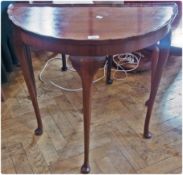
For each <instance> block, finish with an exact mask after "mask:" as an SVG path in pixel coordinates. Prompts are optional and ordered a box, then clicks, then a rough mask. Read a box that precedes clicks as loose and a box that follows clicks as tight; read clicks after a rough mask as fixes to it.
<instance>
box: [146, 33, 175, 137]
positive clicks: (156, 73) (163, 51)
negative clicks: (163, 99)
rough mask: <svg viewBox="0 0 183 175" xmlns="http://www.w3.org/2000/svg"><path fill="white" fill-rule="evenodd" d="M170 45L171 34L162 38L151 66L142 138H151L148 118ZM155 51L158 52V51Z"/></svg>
mask: <svg viewBox="0 0 183 175" xmlns="http://www.w3.org/2000/svg"><path fill="white" fill-rule="evenodd" d="M170 43H171V34H168V35H167V36H166V37H165V38H163V39H162V40H161V41H160V45H159V48H160V51H159V58H158V60H157V61H155V62H156V63H153V64H154V65H152V69H153V70H152V74H151V79H152V80H151V92H150V97H149V100H148V101H147V102H146V105H147V114H146V118H145V124H144V138H151V137H152V134H151V133H150V131H149V123H150V118H151V113H152V109H153V105H154V101H155V97H156V94H157V90H158V87H159V83H160V80H161V76H162V73H163V68H164V66H165V65H166V62H167V60H168V56H169V48H170ZM156 51H158V49H157V50H156ZM155 55H156V54H155ZM156 64H157V65H156Z"/></svg>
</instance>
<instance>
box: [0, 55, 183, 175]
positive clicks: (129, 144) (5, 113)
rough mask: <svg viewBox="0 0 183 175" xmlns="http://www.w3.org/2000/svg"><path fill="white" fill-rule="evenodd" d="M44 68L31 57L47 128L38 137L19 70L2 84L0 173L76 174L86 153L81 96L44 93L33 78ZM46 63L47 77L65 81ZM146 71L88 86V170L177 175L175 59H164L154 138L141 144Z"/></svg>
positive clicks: (178, 133)
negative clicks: (107, 83) (90, 110)
mask: <svg viewBox="0 0 183 175" xmlns="http://www.w3.org/2000/svg"><path fill="white" fill-rule="evenodd" d="M43 63H44V59H43V58H39V59H37V58H35V57H34V58H33V66H34V67H35V75H36V77H35V79H36V84H37V87H38V89H37V92H38V101H39V104H40V111H41V113H42V115H43V117H42V119H43V124H44V126H45V127H44V128H45V129H44V131H45V132H44V133H43V135H42V136H41V137H38V136H34V133H33V130H32V128H33V127H34V126H35V124H36V121H35V116H34V111H33V108H32V106H31V101H30V99H29V98H28V97H27V95H26V94H28V93H27V90H26V88H25V83H24V81H23V80H22V79H23V78H22V74H21V73H20V72H21V71H20V70H18V69H17V70H15V72H14V73H13V74H11V76H10V80H12V81H10V83H8V84H6V85H3V90H4V92H5V94H6V101H5V102H3V103H2V159H1V161H2V170H1V172H2V173H5V174H6V173H10V174H11V173H46V174H49V173H59V174H60V173H80V172H79V168H80V165H81V164H82V161H83V155H84V152H83V144H82V143H83V118H82V94H81V92H75V93H68V92H63V91H60V92H58V90H57V89H54V88H53V89H52V91H48V90H44V89H43V85H42V84H41V83H40V82H39V80H38V78H37V76H38V74H39V71H40V69H41V67H42V65H43ZM52 66H54V67H55V69H56V70H58V71H55V72H54V73H53V74H52V73H51V70H52V67H49V68H48V70H47V71H48V72H49V73H48V72H47V74H46V79H53V78H54V77H55V76H56V77H59V76H60V78H59V79H60V80H63V77H62V76H64V78H65V81H71V80H70V73H69V72H67V74H65V72H64V73H63V72H61V71H60V67H61V63H60V64H59V63H58V61H55V62H53V65H52ZM99 73H101V72H100V71H99V72H98V73H97V74H99ZM72 74H73V76H74V77H77V76H78V75H77V74H76V73H72ZM150 74H151V73H150V72H144V73H140V74H129V75H128V78H127V79H126V80H124V81H114V82H113V84H112V85H111V86H107V85H106V84H105V80H103V81H100V82H98V83H96V84H95V85H94V88H93V96H92V98H93V106H92V110H93V114H92V118H91V141H90V142H91V145H90V166H91V168H92V169H91V173H101V174H103V173H181V169H182V168H181V167H182V165H181V157H182V152H181V147H182V141H181V138H182V133H181V130H182V126H181V116H182V111H181V86H182V85H181V82H182V80H181V57H174V56H172V57H170V58H169V60H168V64H167V66H166V67H165V72H164V75H163V78H162V82H161V83H160V89H159V92H158V95H157V100H156V102H155V108H154V112H153V114H152V117H153V120H152V123H151V130H152V132H153V133H154V137H153V138H152V139H151V140H144V139H143V138H142V134H143V133H142V131H143V130H142V129H143V122H144V118H143V117H142V116H143V114H144V112H145V110H146V109H145V106H144V105H143V104H144V103H145V100H146V99H147V97H148V94H149V91H150ZM67 75H68V76H67ZM59 79H58V81H59ZM75 81H77V79H72V83H70V84H69V87H74V86H75V84H77V82H75ZM104 92H105V93H104ZM124 92H125V93H124ZM134 109H135V110H134ZM172 162H173V163H172Z"/></svg>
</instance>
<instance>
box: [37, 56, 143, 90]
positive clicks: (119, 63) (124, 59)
mask: <svg viewBox="0 0 183 175" xmlns="http://www.w3.org/2000/svg"><path fill="white" fill-rule="evenodd" d="M137 55H138V56H137ZM142 57H144V55H142V54H141V53H140V52H134V53H123V54H117V55H114V56H113V62H114V63H115V65H116V69H113V68H112V69H111V70H112V71H113V72H114V73H113V74H112V77H113V79H114V80H118V81H119V80H124V79H126V78H127V73H128V72H131V71H134V70H135V69H137V68H138V66H139V63H140V59H141V58H142ZM56 59H59V60H60V58H58V57H54V58H51V59H49V60H47V61H46V63H45V65H44V66H43V68H42V70H41V72H40V74H39V79H40V81H41V82H43V83H44V84H46V83H50V84H51V85H53V86H54V87H57V88H59V89H61V90H64V91H68V92H78V91H82V88H73V89H71V88H66V87H63V86H60V85H58V84H57V83H56V82H54V81H52V80H48V82H47V80H45V79H44V78H43V73H44V71H45V70H46V68H47V67H48V65H49V64H50V62H52V61H53V60H56ZM107 64H108V63H107V61H106V62H105V65H104V67H103V68H102V69H103V72H104V73H103V76H102V77H100V78H98V79H96V80H94V81H93V83H97V82H98V81H100V80H102V79H104V78H105V76H106V67H107ZM125 64H133V65H135V67H133V68H132V69H128V70H126V69H125V68H124V67H125V66H124V65H125ZM66 65H67V68H68V70H69V71H72V72H76V70H75V69H73V67H72V66H70V65H69V64H68V58H67V57H66ZM118 72H123V73H124V74H125V77H124V78H116V73H118ZM45 89H47V88H45ZM47 90H48V89H47Z"/></svg>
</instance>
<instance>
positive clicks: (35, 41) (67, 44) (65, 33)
mask: <svg viewBox="0 0 183 175" xmlns="http://www.w3.org/2000/svg"><path fill="white" fill-rule="evenodd" d="M35 6H37V4H36V5H35V4H33V5H29V4H16V5H14V6H10V7H9V10H8V13H9V17H10V19H11V20H12V22H13V23H14V24H15V25H16V26H19V27H20V28H21V29H24V31H22V34H21V35H22V36H21V38H22V41H23V42H24V43H25V44H28V45H33V46H34V47H38V48H42V49H44V50H52V51H56V52H64V53H66V54H71V55H78V54H79V55H84V56H89V55H90V56H92V55H93V56H104V55H114V54H116V53H121V52H131V51H134V50H139V49H142V48H145V47H148V46H151V45H152V44H154V43H155V42H157V41H158V40H160V39H161V38H163V37H164V36H165V35H166V34H167V33H168V32H169V30H170V25H171V21H172V20H173V19H174V18H175V16H176V14H177V6H176V4H174V3H170V4H166V5H162V4H155V5H154V6H153V8H152V7H151V6H152V5H151V6H149V5H145V6H142V5H140V7H136V6H135V7H134V5H133V4H132V5H124V6H121V7H110V8H109V7H92V6H91V5H90V7H87V6H89V5H87V6H85V7H67V8H66V7H62V5H60V7H58V6H59V5H55V4H52V5H51V4H47V5H46V7H45V6H43V7H42V4H41V7H35ZM50 6H53V7H50ZM95 6H96V5H95ZM137 6H138V5H137ZM40 9H41V10H40ZM46 9H48V11H47V10H46ZM130 9H131V10H130ZM49 11H50V13H49ZM71 11H72V13H71ZM112 11H113V12H112ZM81 12H82V13H81ZM124 12H125V13H124ZM41 13H43V14H41ZM156 14H157V16H156ZM46 15H48V17H45V16H46ZM133 15H134V16H133ZM63 16H65V18H63ZM90 16H91V17H90ZM97 16H102V17H103V18H102V19H98V18H96V17H97ZM106 16H107V17H106ZM127 16H130V17H129V19H130V20H131V23H129V19H127ZM40 17H41V18H40ZM76 17H77V18H76ZM38 19H39V20H38ZM121 19H123V20H121ZM36 21H38V22H36ZM60 21H63V22H60ZM109 24H110V27H108V26H109ZM131 24H133V27H131ZM129 25H130V26H129ZM25 31H32V33H29V32H25ZM157 31H158V33H157ZM30 34H31V39H30ZM27 35H28V36H27ZM46 36H47V37H48V38H47V41H46V43H44V44H43V43H42V42H41V41H40V40H42V41H45V37H46ZM98 36H99V38H98ZM139 36H140V37H141V38H139ZM88 37H89V39H88ZM90 37H94V38H92V39H90ZM95 37H97V39H96V38H95ZM56 38H57V39H56ZM91 44H92V47H91ZM58 45H60V47H59V48H58ZM61 45H62V47H61ZM75 45H77V48H76V47H75Z"/></svg>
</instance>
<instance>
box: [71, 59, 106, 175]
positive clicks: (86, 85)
mask: <svg viewBox="0 0 183 175" xmlns="http://www.w3.org/2000/svg"><path fill="white" fill-rule="evenodd" d="M70 59H71V63H72V65H73V67H74V68H75V69H76V71H77V72H78V74H79V75H80V77H81V80H82V88H83V112H84V116H83V117H84V163H83V165H82V167H81V173H85V174H86V173H89V172H90V165H89V140H90V120H91V96H92V95H91V93H92V81H93V78H94V75H95V73H96V72H97V70H98V69H99V68H100V67H101V66H103V64H104V62H105V57H78V56H71V57H70Z"/></svg>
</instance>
